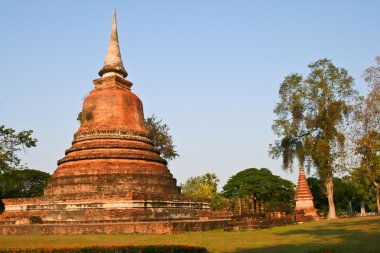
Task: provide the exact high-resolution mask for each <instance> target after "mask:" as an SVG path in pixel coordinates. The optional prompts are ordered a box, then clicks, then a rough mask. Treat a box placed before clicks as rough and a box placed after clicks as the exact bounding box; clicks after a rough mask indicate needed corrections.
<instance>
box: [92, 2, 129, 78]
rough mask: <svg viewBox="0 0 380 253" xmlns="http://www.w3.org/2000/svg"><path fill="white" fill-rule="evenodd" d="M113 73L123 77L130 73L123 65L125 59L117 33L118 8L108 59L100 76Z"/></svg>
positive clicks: (114, 17) (114, 14)
mask: <svg viewBox="0 0 380 253" xmlns="http://www.w3.org/2000/svg"><path fill="white" fill-rule="evenodd" d="M111 75H118V76H121V77H127V75H128V73H127V71H126V70H125V68H124V66H123V61H122V59H121V54H120V47H119V39H118V35H117V23H116V8H115V10H114V13H113V22H112V31H111V39H110V45H109V47H108V51H107V56H106V60H105V62H104V66H103V68H102V69H101V70H100V71H99V76H101V77H106V76H111Z"/></svg>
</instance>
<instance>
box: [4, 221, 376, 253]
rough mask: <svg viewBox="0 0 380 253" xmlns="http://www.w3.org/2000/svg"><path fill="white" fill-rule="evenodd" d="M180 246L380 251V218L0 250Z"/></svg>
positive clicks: (10, 240)
mask: <svg viewBox="0 0 380 253" xmlns="http://www.w3.org/2000/svg"><path fill="white" fill-rule="evenodd" d="M143 244H181V245H193V246H204V247H206V248H207V249H208V250H209V251H210V252H276V253H277V252H285V253H286V252H292V253H293V252H305V253H307V252H309V251H312V250H318V249H320V248H330V249H336V250H340V251H341V252H344V253H348V252H380V216H376V217H365V218H348V219H339V220H333V221H328V220H324V221H318V222H309V223H304V224H295V225H289V226H286V227H275V228H272V229H264V230H256V231H247V232H224V231H223V230H212V231H207V232H189V233H183V234H175V235H137V234H133V235H125V234H116V235H79V236H70V235H67V236H56V235H54V236H35V235H31V236H1V237H0V248H13V247H42V246H51V247H63V246H66V247H75V246H95V245H98V246H100V245H102V246H108V245H110V246H111V245H143Z"/></svg>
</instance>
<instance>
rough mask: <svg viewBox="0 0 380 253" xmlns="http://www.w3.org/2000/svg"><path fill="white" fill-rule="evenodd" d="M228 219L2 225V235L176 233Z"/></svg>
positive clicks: (207, 227)
mask: <svg viewBox="0 0 380 253" xmlns="http://www.w3.org/2000/svg"><path fill="white" fill-rule="evenodd" d="M227 223H228V220H227V219H221V220H196V221H189V220H187V221H173V222H170V221H161V222H157V221H155V222H125V223H84V224H29V225H0V235H82V234H136V233H138V234H175V233H181V232H185V231H206V230H210V229H217V228H224V227H225V226H226V225H227Z"/></svg>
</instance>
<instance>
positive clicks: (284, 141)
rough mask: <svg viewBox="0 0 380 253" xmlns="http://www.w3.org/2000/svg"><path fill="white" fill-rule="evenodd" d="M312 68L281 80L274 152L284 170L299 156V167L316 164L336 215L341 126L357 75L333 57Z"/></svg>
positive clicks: (342, 146) (331, 215)
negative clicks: (335, 62)
mask: <svg viewBox="0 0 380 253" xmlns="http://www.w3.org/2000/svg"><path fill="white" fill-rule="evenodd" d="M308 67H309V69H310V73H309V75H308V76H307V77H306V78H304V77H303V76H302V75H300V74H291V75H289V76H287V77H286V78H285V80H284V81H283V82H282V83H281V86H280V90H279V94H280V102H279V103H278V104H277V105H276V107H275V109H274V112H275V114H276V115H277V119H276V120H275V122H274V124H273V126H272V129H273V131H274V133H275V134H276V135H277V137H279V140H277V141H275V143H274V144H273V145H271V146H270V155H271V156H272V157H273V158H279V157H282V158H283V162H282V164H283V168H284V169H290V170H292V166H293V162H294V159H295V158H296V159H297V160H298V163H299V165H300V166H306V167H307V168H308V169H310V168H311V167H315V168H316V170H317V174H318V176H319V178H320V179H321V180H322V181H323V183H324V190H325V191H324V192H325V194H326V196H327V199H328V203H329V214H328V217H329V218H331V219H333V218H336V214H335V206H334V196H333V175H334V172H335V170H336V169H337V168H338V161H339V157H340V156H341V153H342V152H343V149H344V140H345V136H344V134H343V132H342V130H341V126H342V124H343V122H344V119H345V118H347V117H348V115H349V112H350V111H351V104H352V101H353V99H354V97H355V96H356V91H355V90H354V89H353V86H354V80H353V78H352V77H351V76H349V75H348V73H347V71H346V70H345V69H343V68H338V67H336V66H334V64H333V63H332V62H331V61H330V60H328V59H321V60H318V61H316V62H314V63H312V64H310V65H309V66H308Z"/></svg>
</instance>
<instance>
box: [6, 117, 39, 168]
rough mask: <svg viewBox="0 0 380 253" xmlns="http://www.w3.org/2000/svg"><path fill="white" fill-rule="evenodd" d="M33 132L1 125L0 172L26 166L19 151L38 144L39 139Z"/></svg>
mask: <svg viewBox="0 0 380 253" xmlns="http://www.w3.org/2000/svg"><path fill="white" fill-rule="evenodd" d="M32 133H33V131H32V130H27V131H25V130H24V131H21V132H18V133H17V132H16V131H15V130H14V129H12V128H6V127H5V126H4V125H0V174H1V173H4V172H7V171H10V170H12V169H21V168H25V166H24V165H23V164H22V163H21V159H20V158H19V156H18V152H19V151H21V150H25V149H26V148H31V147H35V146H36V144H37V139H35V138H33V137H32Z"/></svg>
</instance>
